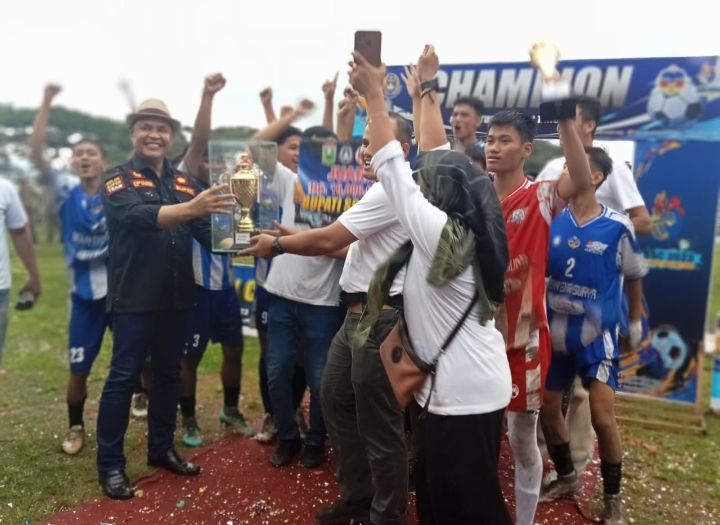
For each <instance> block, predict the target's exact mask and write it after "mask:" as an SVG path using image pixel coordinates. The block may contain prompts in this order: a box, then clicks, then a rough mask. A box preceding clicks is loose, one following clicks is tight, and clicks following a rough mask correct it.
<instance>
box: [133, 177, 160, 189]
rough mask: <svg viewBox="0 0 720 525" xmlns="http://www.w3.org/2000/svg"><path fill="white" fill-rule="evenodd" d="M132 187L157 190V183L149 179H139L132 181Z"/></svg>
mask: <svg viewBox="0 0 720 525" xmlns="http://www.w3.org/2000/svg"><path fill="white" fill-rule="evenodd" d="M132 185H133V187H135V188H155V187H156V186H155V183H154V182H153V181H151V180H147V179H137V180H134V181H132Z"/></svg>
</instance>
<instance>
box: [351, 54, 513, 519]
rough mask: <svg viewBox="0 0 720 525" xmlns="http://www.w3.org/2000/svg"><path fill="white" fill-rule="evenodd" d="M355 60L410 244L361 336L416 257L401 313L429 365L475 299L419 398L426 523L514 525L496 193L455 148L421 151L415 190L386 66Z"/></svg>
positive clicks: (373, 139)
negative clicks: (497, 315)
mask: <svg viewBox="0 0 720 525" xmlns="http://www.w3.org/2000/svg"><path fill="white" fill-rule="evenodd" d="M429 50H430V52H431V53H432V55H433V56H434V51H433V50H432V48H430V49H429ZM427 53H428V48H426V51H425V54H427ZM354 59H355V62H354V64H353V69H352V71H351V74H350V78H351V82H352V83H353V86H354V87H355V88H356V89H357V90H358V91H360V92H361V93H363V94H364V95H365V98H366V100H367V103H368V115H369V120H368V127H369V134H370V145H369V149H371V150H372V151H373V152H374V155H373V158H372V167H373V169H374V171H375V173H376V175H377V179H378V180H379V181H380V183H381V184H382V185H383V188H384V189H385V192H386V193H387V195H388V198H389V201H390V203H391V205H392V206H393V208H394V210H395V213H396V214H397V217H398V219H399V221H400V223H401V224H402V225H403V227H404V228H405V230H406V232H407V234H408V235H409V237H410V240H411V242H412V246H409V245H406V246H404V247H403V248H402V249H401V252H398V253H396V254H395V255H394V256H393V258H392V259H391V261H389V263H388V264H386V265H385V266H383V267H381V268H380V269H379V270H378V273H377V274H376V279H375V281H374V284H373V285H371V290H370V293H369V294H368V315H367V320H366V323H365V326H364V328H365V330H364V332H367V329H368V326H367V324H368V323H369V324H370V325H372V322H373V317H374V315H375V312H374V310H376V309H377V308H378V305H382V297H380V298H378V297H371V296H372V295H377V294H378V292H380V291H381V290H382V289H383V288H384V286H383V283H384V282H387V281H388V280H389V279H392V274H393V271H395V270H397V269H398V267H401V266H402V262H404V261H405V260H408V259H409V260H408V263H407V264H408V266H407V274H406V277H405V287H404V308H405V310H404V313H405V318H406V321H407V326H408V331H409V334H410V338H411V339H412V343H413V348H414V350H415V352H416V353H417V355H418V357H420V358H421V359H422V360H423V361H425V362H427V363H430V362H432V361H433V359H434V358H435V357H436V356H437V354H438V352H439V350H440V348H441V346H442V344H443V342H444V340H445V339H446V337H447V336H448V334H449V333H450V332H451V331H452V330H453V328H454V327H455V326H456V325H457V324H458V323H459V321H460V320H461V318H462V316H463V312H465V310H466V309H467V308H468V307H469V305H470V303H471V302H472V301H473V300H474V297H475V295H476V294H477V296H478V300H477V303H476V307H473V309H472V312H471V313H470V315H469V317H468V318H467V320H466V321H465V322H464V323H463V324H462V326H461V328H460V330H459V331H458V333H457V335H456V337H455V338H454V339H453V340H452V342H451V343H450V344H449V346H448V348H447V350H446V352H445V353H444V354H443V355H442V357H441V358H440V359H439V361H438V365H437V374H436V381H435V385H434V389H432V392H431V388H432V387H431V381H430V379H428V381H426V383H425V386H424V387H423V388H422V389H421V390H420V391H418V392H417V393H416V395H415V398H416V401H417V403H418V404H419V405H420V406H425V405H426V404H427V414H426V415H425V416H424V417H422V419H421V422H420V426H419V429H418V432H419V443H420V447H419V448H420V450H419V458H418V467H417V471H416V488H417V496H418V500H417V506H418V515H419V517H420V523H432V524H439V523H453V524H458V525H461V524H477V523H488V524H505V523H510V518H509V515H508V512H507V508H506V507H505V503H504V500H503V497H502V493H501V491H500V487H499V483H498V477H497V462H498V456H499V449H500V436H501V427H502V418H503V413H504V410H505V407H506V406H507V404H508V403H509V401H510V393H511V383H510V369H509V366H508V362H507V358H506V356H505V343H504V341H503V338H502V335H501V334H500V332H499V331H498V330H497V329H496V328H495V324H494V321H493V314H494V311H495V307H496V306H497V305H498V304H500V303H501V302H502V300H503V291H502V290H503V274H504V271H505V267H506V266H507V240H506V238H505V230H504V222H503V219H502V214H501V212H500V205H499V203H498V200H497V196H496V195H495V191H494V189H493V187H492V183H491V181H490V180H489V179H488V178H487V177H486V176H485V175H483V174H481V173H480V172H478V171H477V170H475V169H474V168H473V167H472V164H471V162H470V160H469V159H468V158H467V157H465V156H464V155H463V154H461V153H458V152H451V151H431V152H428V153H425V154H423V158H422V159H421V161H420V164H421V166H422V167H421V169H420V170H419V171H418V172H416V173H417V178H418V183H419V185H418V184H417V183H416V182H415V181H414V180H413V173H412V171H411V170H410V168H409V167H408V166H407V165H406V164H405V163H404V161H403V153H402V149H401V147H400V144H399V143H398V142H397V141H395V140H394V138H393V134H392V130H391V127H390V121H389V118H388V115H387V111H386V109H385V104H384V97H383V90H382V86H383V79H384V67H383V68H375V67H373V66H371V65H369V64H368V63H367V61H365V59H364V58H363V57H362V56H360V55H358V54H354ZM435 59H436V57H435ZM420 66H421V67H420V73H421V76H422V74H423V71H426V72H427V68H426V69H425V70H423V68H422V57H421V64H420ZM433 77H434V73H432V76H430V77H429V78H433ZM423 98H424V97H423ZM423 103H424V102H423ZM433 104H434V105H435V106H436V109H437V113H438V115H437V116H436V115H434V113H433V114H432V115H431V114H430V113H431V112H428V114H427V115H426V113H425V111H424V109H423V120H427V119H429V118H436V117H437V118H440V117H439V106H437V104H435V101H434V100H433ZM423 108H424V106H423ZM433 111H434V110H433ZM423 124H424V122H423ZM422 129H423V130H424V129H425V127H423V128H422ZM421 137H422V133H421ZM421 146H422V143H421ZM373 292H374V293H373ZM380 295H382V294H380ZM373 305H374V308H373ZM361 324H362V323H361ZM362 328H363V326H361V327H360V330H359V334H360V336H361V337H362V334H363V330H362ZM428 399H429V402H428Z"/></svg>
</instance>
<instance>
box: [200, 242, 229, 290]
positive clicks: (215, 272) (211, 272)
mask: <svg viewBox="0 0 720 525" xmlns="http://www.w3.org/2000/svg"><path fill="white" fill-rule="evenodd" d="M230 260H231V259H230V255H218V254H214V253H212V252H211V251H210V250H208V249H207V248H205V247H204V246H203V245H202V244H200V243H199V242H197V241H196V240H195V239H193V272H194V273H195V284H199V285H200V286H202V287H203V288H207V289H208V290H224V289H226V288H232V287H233V283H234V282H235V278H234V277H233V276H232V273H231V272H232V269H231V267H230Z"/></svg>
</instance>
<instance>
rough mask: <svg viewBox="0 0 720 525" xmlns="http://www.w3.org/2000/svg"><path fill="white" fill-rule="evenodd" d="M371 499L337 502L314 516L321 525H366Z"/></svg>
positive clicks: (368, 519) (368, 518)
mask: <svg viewBox="0 0 720 525" xmlns="http://www.w3.org/2000/svg"><path fill="white" fill-rule="evenodd" d="M371 503H372V499H370V498H368V499H362V500H357V501H345V500H342V499H341V500H338V501H336V502H335V503H333V504H332V505H330V506H329V507H323V508H322V509H320V510H318V511H317V513H316V514H315V517H316V518H317V520H318V521H319V522H320V523H322V524H323V525H346V524H347V523H349V522H352V523H368V522H369V521H370V504H371Z"/></svg>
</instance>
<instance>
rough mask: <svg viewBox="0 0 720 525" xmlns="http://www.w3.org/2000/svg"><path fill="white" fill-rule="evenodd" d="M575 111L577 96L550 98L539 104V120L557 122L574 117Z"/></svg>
mask: <svg viewBox="0 0 720 525" xmlns="http://www.w3.org/2000/svg"><path fill="white" fill-rule="evenodd" d="M576 111H577V98H575V97H567V98H563V99H558V100H551V101H549V102H543V103H542V104H540V121H541V122H558V121H560V120H565V119H574V118H575V112H576Z"/></svg>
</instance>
